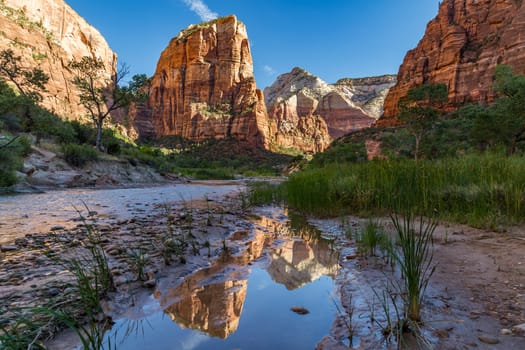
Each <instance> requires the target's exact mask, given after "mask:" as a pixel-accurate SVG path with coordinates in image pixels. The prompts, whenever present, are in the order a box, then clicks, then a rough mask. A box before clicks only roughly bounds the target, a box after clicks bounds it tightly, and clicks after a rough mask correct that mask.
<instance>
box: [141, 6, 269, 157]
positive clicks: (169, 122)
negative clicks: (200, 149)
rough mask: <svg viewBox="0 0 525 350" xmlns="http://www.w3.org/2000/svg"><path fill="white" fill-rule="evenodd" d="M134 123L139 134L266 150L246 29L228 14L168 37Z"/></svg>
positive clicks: (262, 109)
mask: <svg viewBox="0 0 525 350" xmlns="http://www.w3.org/2000/svg"><path fill="white" fill-rule="evenodd" d="M133 119H134V120H135V125H137V128H138V131H139V134H140V135H152V136H157V137H159V136H164V135H180V136H182V137H184V138H187V139H190V140H193V141H202V140H207V139H222V138H232V139H235V140H239V141H244V142H247V143H249V144H251V145H252V146H256V147H267V146H268V145H267V142H268V141H267V129H268V125H267V123H268V119H267V114H266V107H265V105H264V98H263V95H262V92H261V91H260V90H257V88H256V85H255V78H254V74H253V63H252V56H251V52H250V45H249V42H248V37H247V33H246V27H245V25H244V24H243V23H242V22H240V21H238V20H237V18H236V17H235V16H233V15H232V16H228V17H223V18H219V19H216V20H213V21H211V22H208V23H203V24H199V25H192V26H190V27H188V28H187V29H186V30H184V31H182V32H181V33H180V34H179V35H178V36H177V37H175V38H173V39H172V40H171V41H170V43H169V45H168V47H167V48H166V49H165V50H164V51H163V52H162V54H161V56H160V59H159V61H158V63H157V68H156V71H155V74H154V76H153V78H152V84H151V90H150V97H149V101H148V104H147V106H141V107H139V108H137V110H136V112H135V115H134V116H133Z"/></svg>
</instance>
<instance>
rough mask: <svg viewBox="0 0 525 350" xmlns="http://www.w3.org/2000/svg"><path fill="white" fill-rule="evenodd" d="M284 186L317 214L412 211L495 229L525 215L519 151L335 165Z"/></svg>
mask: <svg viewBox="0 0 525 350" xmlns="http://www.w3.org/2000/svg"><path fill="white" fill-rule="evenodd" d="M283 186H284V189H283V191H282V193H284V194H285V196H286V200H287V202H288V204H289V205H290V206H291V207H293V208H295V209H298V210H300V211H302V212H305V213H307V214H311V215H316V216H339V215H344V214H348V213H353V214H369V213H375V214H381V213H389V212H392V211H394V212H401V211H405V212H406V211H410V212H414V213H415V214H422V215H428V214H429V213H434V214H435V215H437V217H439V218H442V219H446V220H450V221H456V222H462V223H467V224H470V225H473V226H478V227H480V226H481V227H490V228H495V227H497V226H498V225H499V224H502V223H503V224H517V223H521V222H523V219H524V218H525V159H524V158H521V157H518V156H514V157H505V156H502V155H498V154H484V155H469V156H464V157H461V158H446V159H441V160H436V161H419V162H414V161H412V160H406V159H400V160H380V161H372V162H368V163H360V164H341V165H340V164H331V165H328V166H326V167H323V168H318V169H310V170H306V171H303V172H301V173H298V174H295V175H293V176H292V177H290V179H289V180H288V181H287V182H286V183H284V184H283Z"/></svg>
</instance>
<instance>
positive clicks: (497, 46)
mask: <svg viewBox="0 0 525 350" xmlns="http://www.w3.org/2000/svg"><path fill="white" fill-rule="evenodd" d="M523 32H525V6H522V5H521V1H500V0H484V1H464V0H445V1H442V2H441V4H440V6H439V13H438V15H437V16H436V18H434V19H433V20H432V21H430V23H429V24H428V25H427V29H426V31H425V35H424V37H423V38H422V39H421V41H420V42H419V44H418V45H417V47H416V48H415V49H413V50H410V51H409V52H408V53H407V54H406V56H405V59H404V61H403V64H402V65H401V67H400V68H399V72H398V76H397V80H398V83H397V85H396V86H394V87H393V88H392V89H390V91H389V93H388V96H387V98H386V100H385V111H384V117H383V118H381V119H380V120H379V122H378V124H379V125H392V124H395V123H396V120H395V119H394V117H395V116H396V115H397V113H398V101H399V99H400V98H401V97H403V96H405V95H406V94H407V92H408V90H410V89H411V88H414V87H417V86H419V85H421V84H423V83H445V84H447V86H448V89H449V102H450V104H449V106H447V107H448V108H454V106H455V105H462V104H464V103H466V102H479V103H484V102H490V101H492V100H493V98H494V91H493V88H492V84H493V73H494V69H495V67H496V66H497V65H498V64H506V65H510V66H511V67H513V68H514V71H515V73H520V74H524V73H525V51H524V50H523V47H524V46H525V36H523V35H521V34H522V33H523Z"/></svg>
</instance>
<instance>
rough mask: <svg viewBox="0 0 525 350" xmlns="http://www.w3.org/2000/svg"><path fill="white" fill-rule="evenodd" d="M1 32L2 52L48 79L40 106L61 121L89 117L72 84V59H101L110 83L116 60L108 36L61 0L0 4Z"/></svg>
mask: <svg viewBox="0 0 525 350" xmlns="http://www.w3.org/2000/svg"><path fill="white" fill-rule="evenodd" d="M0 28H1V29H0V49H2V50H3V49H12V50H13V51H14V52H15V54H16V55H19V56H21V57H22V64H23V65H24V66H27V67H36V66H38V67H40V68H41V69H42V70H43V71H44V72H46V73H47V74H48V75H49V82H48V83H47V85H46V89H47V92H45V93H44V94H43V101H42V104H43V105H44V106H45V107H47V108H48V109H49V110H51V111H54V112H55V113H57V114H58V115H60V116H61V117H64V118H68V119H79V118H81V116H83V115H85V114H86V112H85V110H84V107H82V106H81V105H80V104H79V99H78V96H77V92H76V89H75V87H74V86H73V84H72V83H71V80H72V78H73V75H72V72H70V71H69V70H68V68H67V66H68V64H69V62H70V61H71V60H80V59H81V58H82V57H83V56H90V57H96V58H101V59H102V60H103V62H104V65H105V68H106V77H107V78H110V77H111V75H112V74H113V72H114V71H115V66H116V61H117V56H116V54H115V53H114V52H113V51H112V50H111V49H110V47H109V45H108V44H107V42H106V40H105V39H104V37H103V36H102V35H101V34H100V33H99V32H98V31H97V30H96V29H95V28H93V27H92V26H91V25H89V24H88V23H87V22H86V21H85V20H84V19H83V18H82V17H80V15H78V14H77V13H76V12H75V11H74V10H73V9H72V8H71V7H69V5H67V4H66V3H65V2H64V1H63V0H3V1H0Z"/></svg>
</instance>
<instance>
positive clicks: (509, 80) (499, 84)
mask: <svg viewBox="0 0 525 350" xmlns="http://www.w3.org/2000/svg"><path fill="white" fill-rule="evenodd" d="M494 80H495V83H494V90H495V91H496V93H497V94H498V98H497V99H496V102H495V104H494V106H492V108H491V110H490V112H491V113H490V115H489V116H487V115H484V116H482V117H483V118H484V119H485V125H486V127H488V128H490V129H493V138H494V139H495V140H500V141H502V143H504V144H505V145H506V146H507V150H508V153H509V154H513V153H514V152H515V151H516V146H517V144H518V142H521V141H525V76H523V75H520V74H514V73H513V71H512V68H511V67H509V66H505V65H500V66H497V67H496V71H495V73H494ZM481 121H483V120H481ZM481 121H480V122H481Z"/></svg>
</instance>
